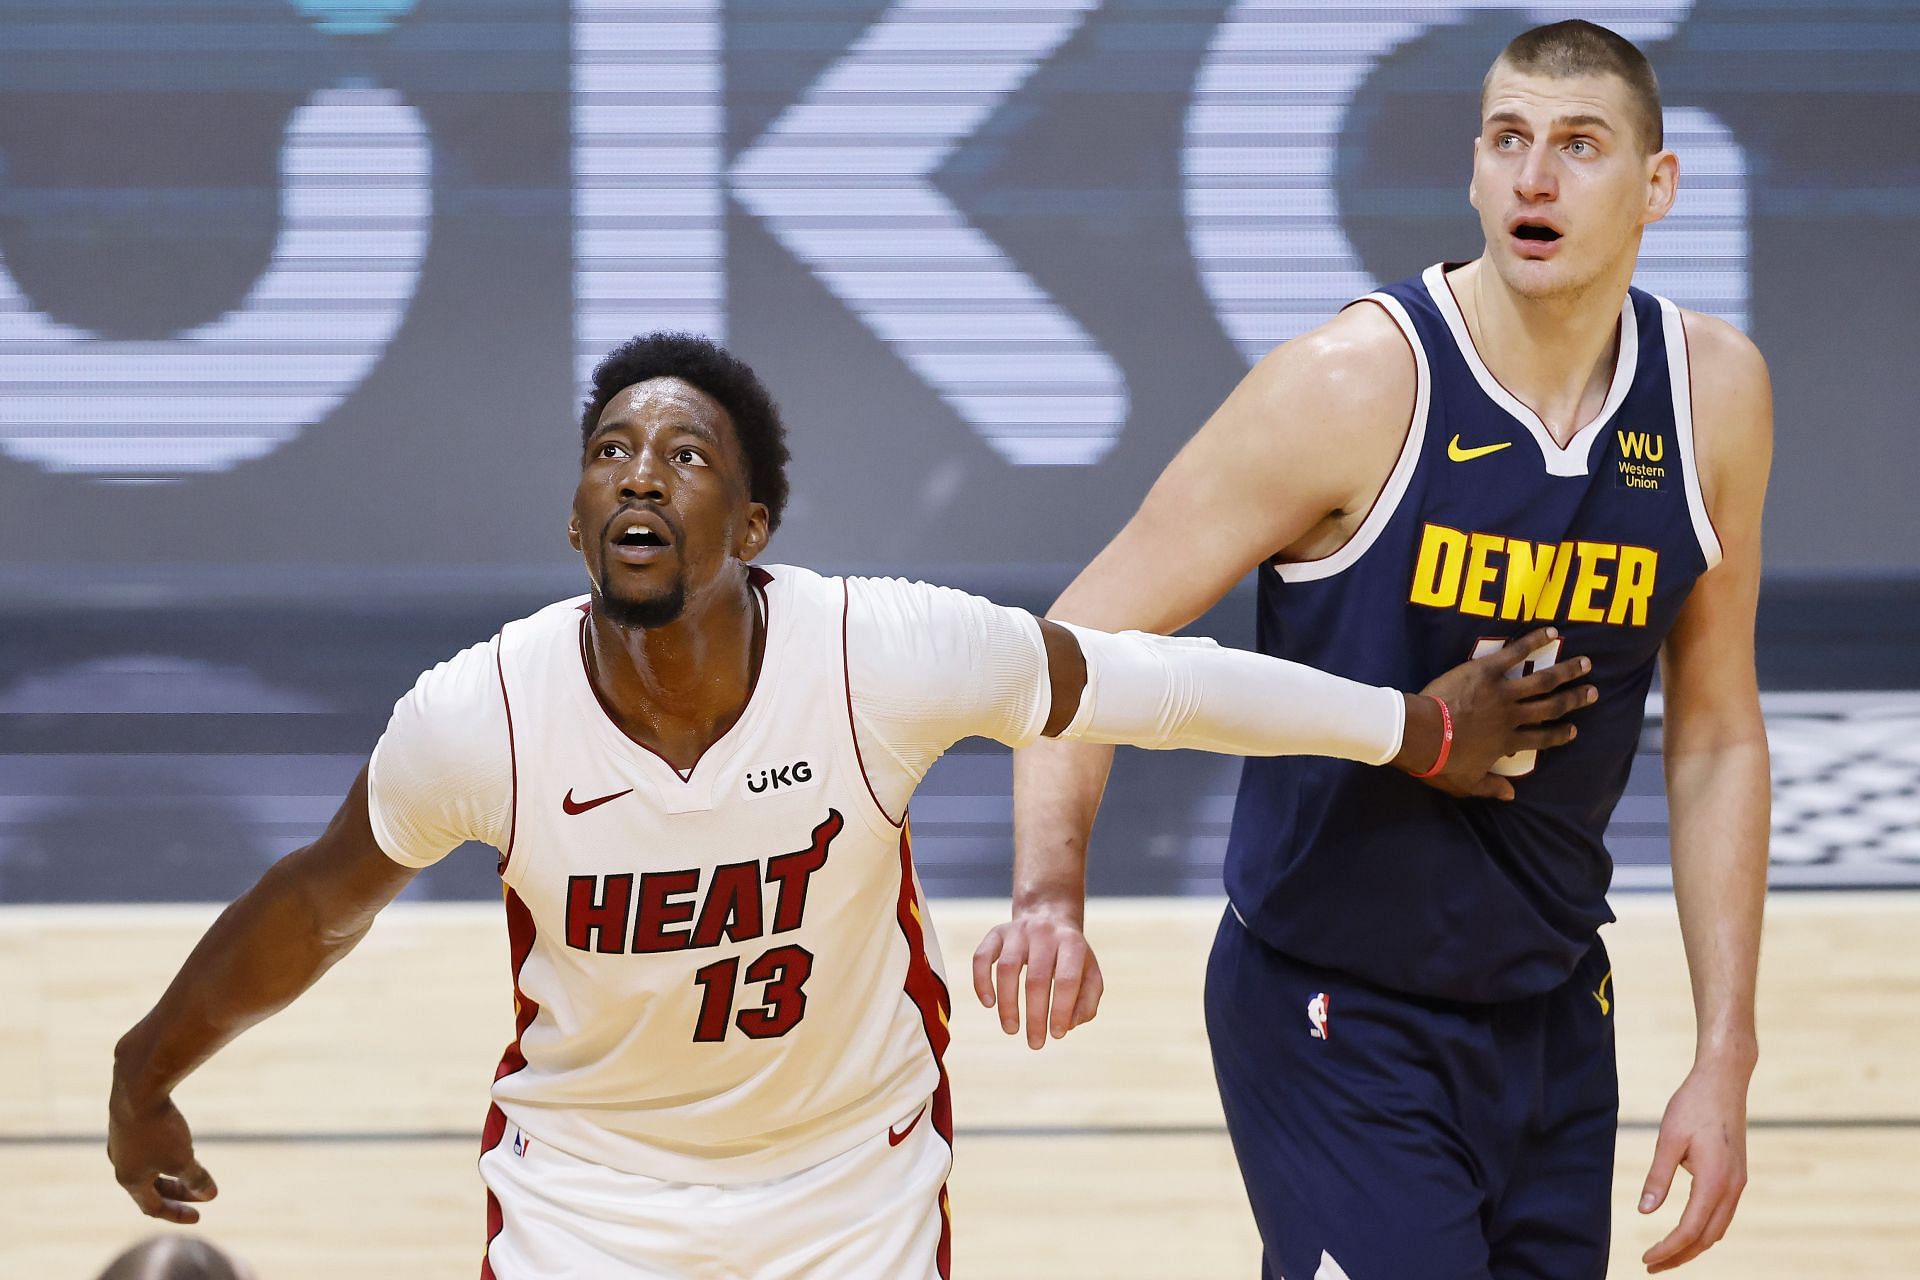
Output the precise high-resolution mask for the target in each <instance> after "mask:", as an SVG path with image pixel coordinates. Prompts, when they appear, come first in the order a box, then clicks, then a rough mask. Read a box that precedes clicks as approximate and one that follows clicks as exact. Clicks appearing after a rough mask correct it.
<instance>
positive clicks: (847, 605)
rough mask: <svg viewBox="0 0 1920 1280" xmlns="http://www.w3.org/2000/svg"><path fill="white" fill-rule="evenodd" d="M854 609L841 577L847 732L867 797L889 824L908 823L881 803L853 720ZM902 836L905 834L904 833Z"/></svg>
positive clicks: (841, 653)
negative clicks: (850, 633)
mask: <svg viewBox="0 0 1920 1280" xmlns="http://www.w3.org/2000/svg"><path fill="white" fill-rule="evenodd" d="M852 609H853V588H852V587H850V586H849V585H847V580H846V579H845V578H842V579H840V677H841V683H842V684H843V685H845V687H846V691H847V734H848V736H850V737H851V738H852V739H853V762H854V763H855V764H857V765H859V766H860V781H862V782H864V783H866V784H867V798H868V799H870V800H872V801H873V807H874V808H876V809H878V810H879V811H880V816H881V817H883V818H885V819H886V820H887V825H888V826H893V827H902V826H905V825H906V815H904V814H902V815H901V818H900V821H899V822H895V821H894V820H893V815H892V814H890V813H888V812H887V806H885V805H883V804H881V803H880V797H879V795H877V794H876V793H875V792H874V789H873V779H872V778H870V777H868V776H867V762H866V760H865V759H864V758H863V757H862V756H861V755H860V726H859V725H857V724H855V723H854V720H853V667H852V665H851V660H850V659H849V657H848V653H847V614H848V613H850V612H851V611H852ZM902 838H903V839H904V838H905V834H904V833H902Z"/></svg>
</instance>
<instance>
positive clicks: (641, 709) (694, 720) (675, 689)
mask: <svg viewBox="0 0 1920 1280" xmlns="http://www.w3.org/2000/svg"><path fill="white" fill-rule="evenodd" d="M742 568H743V571H742V572H741V573H739V574H738V575H733V574H728V575H725V576H724V580H723V581H722V582H721V583H719V584H716V585H714V586H712V587H710V588H707V589H706V590H703V591H701V592H699V593H698V594H693V595H689V596H688V598H687V606H686V609H685V610H684V611H683V612H682V613H681V615H680V616H679V617H678V618H676V619H674V621H672V622H670V623H668V624H666V625H665V626H660V627H623V626H621V625H619V624H618V623H616V622H613V621H612V620H610V619H608V618H607V617H606V616H605V614H604V613H603V612H602V611H600V610H595V611H594V612H592V613H591V614H590V615H589V616H588V619H587V655H586V656H587V674H588V678H589V679H590V680H591V682H592V684H593V690H594V693H595V694H596V695H597V696H598V697H599V699H600V703H601V705H602V706H604V707H605V708H606V710H607V714H608V715H609V716H611V717H613V720H614V722H615V723H616V724H618V725H619V726H620V728H621V730H622V731H623V732H624V733H626V735H627V736H628V737H630V738H632V739H633V740H634V741H635V742H638V743H639V744H640V745H642V746H644V747H646V748H648V749H649V750H651V751H653V752H655V753H656V754H658V755H660V756H662V757H664V758H665V759H666V761H667V762H668V763H669V764H671V765H673V766H674V767H675V768H676V769H680V770H682V771H685V770H688V769H691V768H692V767H693V765H694V763H695V762H696V761H698V760H699V758H700V755H701V753H702V752H704V751H705V750H706V749H707V748H708V747H710V746H712V745H713V744H714V743H715V742H717V741H719V740H720V738H721V737H722V736H724V735H725V734H726V732H727V730H729V729H731V728H732V727H733V726H734V723H735V722H736V721H738V720H739V719H740V716H741V714H742V713H743V712H744V711H745V710H746V708H747V700H748V698H749V697H751V696H752V693H753V685H754V681H755V679H756V677H757V676H758V675H759V671H760V660H761V656H762V652H763V650H764V648H765V645H766V627H765V624H764V622H763V621H762V619H761V617H760V609H759V606H758V604H757V602H756V600H755V596H754V590H753V588H752V586H751V585H750V584H749V583H748V581H747V575H746V573H745V572H744V566H743V567H742Z"/></svg>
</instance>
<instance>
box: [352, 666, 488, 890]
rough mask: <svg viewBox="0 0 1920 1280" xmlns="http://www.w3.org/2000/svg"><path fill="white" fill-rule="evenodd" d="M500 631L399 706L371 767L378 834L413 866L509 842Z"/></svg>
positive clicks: (370, 796)
mask: <svg viewBox="0 0 1920 1280" xmlns="http://www.w3.org/2000/svg"><path fill="white" fill-rule="evenodd" d="M498 644H499V637H497V636H496V637H495V638H494V639H492V640H489V641H487V642H486V643H485V644H477V645H474V646H473V647H472V648H471V649H466V650H463V651H462V652H460V653H458V654H456V655H454V656H453V657H452V658H450V659H448V660H447V661H445V662H443V663H441V664H440V665H439V666H437V667H435V668H434V669H433V670H431V671H429V672H427V673H426V674H425V675H423V676H421V677H420V679H419V680H418V681H417V682H416V683H415V684H414V686H413V689H412V691H411V692H409V693H408V694H407V696H406V697H404V698H402V699H400V701H398V702H396V703H394V705H393V717H392V719H390V720H388V721H387V731H386V732H385V733H383V734H381V735H380V741H379V743H378V745H376V746H375V747H374V749H373V760H372V762H371V763H370V764H369V765H368V768H367V816H368V817H369V818H370V819H371V820H372V824H373V838H374V839H375V840H377V841H378V842H379V844H380V848H381V849H382V850H383V851H384V852H385V853H386V855H387V856H388V857H389V858H392V859H393V860H394V861H395V862H397V863H399V864H400V865H401V866H404V867H424V866H427V865H429V864H431V863H435V862H438V861H439V860H440V859H441V858H443V857H445V856H446V855H447V853H448V852H449V851H451V850H452V849H454V848H455V847H457V846H459V845H461V844H463V843H465V842H466V841H468V840H478V841H481V842H482V843H485V844H490V845H493V846H494V847H495V848H501V847H502V845H503V842H504V841H505V840H506V838H507V827H508V823H509V822H510V821H511V820H512V813H511V810H512V807H513V745H512V743H511V742H510V741H509V740H508V738H507V709H506V701H505V699H504V697H503V696H502V694H501V691H500V677H499V674H498V668H497V666H496V665H495V647H496V646H497V645H498Z"/></svg>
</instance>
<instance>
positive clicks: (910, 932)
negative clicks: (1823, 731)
mask: <svg viewBox="0 0 1920 1280" xmlns="http://www.w3.org/2000/svg"><path fill="white" fill-rule="evenodd" d="M898 919H899V923H900V933H901V935H902V936H903V937H905V938H906V940H907V981H906V992H907V999H909V1000H911V1001H913V1005H914V1008H916V1009H918V1010H919V1011H920V1025H921V1027H923V1028H924V1029H925V1030H926V1033H927V1047H928V1048H929V1049H931V1050H932V1051H933V1062H934V1065H935V1066H936V1067H938V1068H939V1069H940V1082H939V1084H938V1085H937V1086H935V1088H934V1091H933V1101H932V1104H931V1107H932V1111H933V1131H934V1132H935V1133H937V1134H939V1135H940V1138H941V1141H943V1142H945V1143H946V1144H947V1147H948V1148H949V1149H951V1148H952V1147H953V1090H952V1088H951V1086H950V1085H949V1083H948V1081H947V1045H948V1044H949V1043H951V1041H952V1039H953V1037H952V1033H951V1032H949V1031H948V1029H947V1019H948V1018H949V1017H950V1016H951V1015H952V1013H953V1001H952V998H951V997H950V996H949V995H948V993H947V984H946V983H945V982H942V981H941V980H940V974H939V973H938V972H937V971H936V970H935V969H934V967H933V961H931V960H929V959H928V958H927V926H926V921H925V920H924V919H922V917H921V915H920V895H919V893H918V892H916V890H915V887H914V879H913V828H912V825H911V824H910V823H907V822H905V821H903V822H902V824H901V827H900V903H899V911H898ZM936 1256H937V1259H938V1261H939V1264H940V1274H941V1276H942V1277H945V1276H949V1275H951V1274H952V1272H953V1222H952V1215H951V1214H950V1213H949V1211H948V1207H947V1188H946V1186H945V1185H944V1184H942V1186H941V1188H940V1249H939V1253H938V1254H937V1255H936Z"/></svg>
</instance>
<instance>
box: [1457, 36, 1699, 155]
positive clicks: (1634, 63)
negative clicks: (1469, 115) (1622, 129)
mask: <svg viewBox="0 0 1920 1280" xmlns="http://www.w3.org/2000/svg"><path fill="white" fill-rule="evenodd" d="M1501 63H1505V64H1506V65H1507V66H1510V67H1512V68H1513V69H1514V70H1515V71H1525V72H1528V73H1530V74H1533V75H1542V76H1556V77H1558V76H1618V77H1620V79H1621V80H1622V81H1624V82H1625V84H1626V86H1627V96H1628V98H1629V99H1630V100H1631V102H1632V103H1633V114H1634V121H1633V123H1634V127H1635V129H1636V130H1637V131H1638V132H1639V134H1640V141H1641V142H1642V143H1643V144H1644V145H1645V147H1646V152H1647V154H1648V155H1652V154H1653V153H1654V152H1656V151H1658V150H1660V148H1661V147H1662V146H1664V145H1665V143H1666V133H1665V130H1664V129H1662V127H1661V123H1660V81H1659V80H1658V79H1657V78H1656V77H1655V76H1654V74H1653V64H1652V63H1650V62H1648V61H1647V55H1646V54H1644V53H1642V52H1640V50H1639V47H1638V46H1636V45H1635V44H1634V43H1633V41H1631V40H1629V39H1627V38H1626V37H1625V36H1623V35H1620V34H1619V33H1618V32H1614V31H1609V30H1607V29H1606V28H1605V27H1603V26H1600V25H1598V24H1596V23H1592V22H1588V21H1586V20H1585V19H1583V18H1570V19H1568V20H1567V21H1565V22H1554V23H1549V24H1548V25H1546V26H1544V27H1535V28H1534V29H1533V30H1531V31H1522V32H1521V33H1520V34H1519V35H1517V36H1515V37H1514V38H1513V40H1512V42H1511V43H1509V44H1508V45H1507V47H1506V48H1504V49H1502V50H1501V51H1500V56H1499V57H1498V58H1495V59H1494V61H1493V66H1492V67H1490V68H1488V70H1487V78H1486V80H1483V81H1481V82H1480V102H1481V106H1482V107H1483V108H1484V107H1485V105H1486V100H1487V84H1488V82H1490V81H1491V80H1492V79H1493V73H1494V71H1495V70H1496V69H1498V68H1499V66H1500V64H1501Z"/></svg>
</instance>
